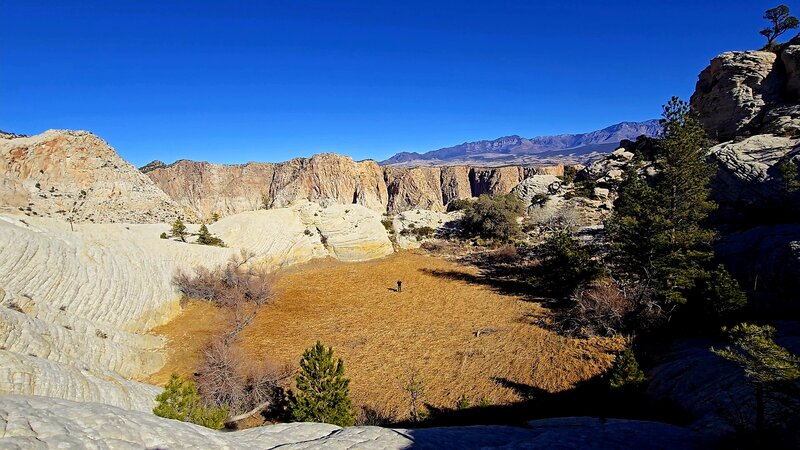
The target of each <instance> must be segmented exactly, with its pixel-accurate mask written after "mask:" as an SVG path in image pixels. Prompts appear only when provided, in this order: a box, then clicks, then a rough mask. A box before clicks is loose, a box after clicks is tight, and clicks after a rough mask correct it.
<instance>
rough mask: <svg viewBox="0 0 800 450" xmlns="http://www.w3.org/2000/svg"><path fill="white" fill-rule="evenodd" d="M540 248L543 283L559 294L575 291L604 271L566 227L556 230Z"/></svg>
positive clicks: (561, 295)
mask: <svg viewBox="0 0 800 450" xmlns="http://www.w3.org/2000/svg"><path fill="white" fill-rule="evenodd" d="M540 251H541V255H540V256H541V264H540V265H539V267H540V270H541V278H542V281H541V284H542V285H543V286H544V287H545V288H547V290H548V291H550V292H551V293H552V294H553V295H555V296H557V297H563V296H566V295H569V294H572V293H573V291H574V290H575V289H576V288H577V287H578V286H580V285H582V284H585V283H588V282H590V281H593V280H596V279H597V278H599V277H601V276H602V275H603V273H604V271H603V267H602V266H601V265H600V263H598V262H597V261H595V260H593V259H592V255H591V254H590V253H589V251H588V250H587V249H586V248H585V247H584V246H583V245H582V244H581V243H580V242H579V241H578V240H577V239H575V238H574V237H572V235H570V234H569V232H567V231H565V230H559V231H557V232H555V233H553V234H552V235H551V236H550V237H549V238H548V239H547V240H546V241H545V242H544V243H543V244H542V246H541V248H540Z"/></svg>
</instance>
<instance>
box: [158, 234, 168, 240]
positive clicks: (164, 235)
mask: <svg viewBox="0 0 800 450" xmlns="http://www.w3.org/2000/svg"><path fill="white" fill-rule="evenodd" d="M159 237H160V238H161V239H168V238H169V236H167V233H161V236H159Z"/></svg>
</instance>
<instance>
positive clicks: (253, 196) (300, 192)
mask: <svg viewBox="0 0 800 450" xmlns="http://www.w3.org/2000/svg"><path fill="white" fill-rule="evenodd" d="M142 170H143V171H144V172H145V173H146V174H147V175H148V176H149V177H150V179H151V180H153V182H154V183H155V184H156V185H157V186H158V187H160V188H161V189H162V190H163V191H164V192H166V193H167V195H169V196H170V197H171V198H172V199H173V200H174V201H175V202H177V203H178V204H180V205H181V206H183V207H185V208H188V209H190V210H191V211H192V212H194V213H195V214H196V215H198V216H199V217H200V218H209V217H211V215H212V214H213V213H217V214H220V215H230V214H236V213H239V212H243V211H252V210H255V209H263V208H266V209H269V208H280V207H285V206H288V205H290V204H293V203H295V202H297V201H301V200H308V201H312V202H317V203H320V204H322V205H327V204H332V203H335V204H358V205H362V206H365V207H367V208H370V209H372V210H375V211H380V212H386V213H390V214H396V213H398V212H402V211H407V210H410V209H415V208H422V209H430V210H432V211H444V210H445V209H446V208H447V203H449V202H450V201H452V200H456V199H463V198H469V197H477V196H479V195H481V194H485V193H489V194H492V193H501V194H505V193H508V192H511V189H513V188H514V186H516V185H517V184H519V182H520V181H522V180H523V179H525V178H528V177H530V176H532V175H534V174H537V173H539V174H548V175H557V176H563V174H564V166H547V167H538V168H537V167H521V166H507V167H492V168H480V167H469V166H445V167H414V168H395V167H381V166H379V165H378V164H377V163H376V162H375V161H372V160H367V161H353V160H352V159H351V158H349V157H347V156H341V155H336V154H332V153H326V154H320V155H315V156H312V157H311V158H296V159H293V160H290V161H287V162H284V163H277V164H272V163H255V162H251V163H247V164H234V165H227V164H212V163H207V162H195V161H188V160H181V161H178V162H176V163H174V164H170V165H168V166H167V165H164V164H160V163H156V162H154V163H151V164H148V165H147V166H145V167H144V168H142Z"/></svg>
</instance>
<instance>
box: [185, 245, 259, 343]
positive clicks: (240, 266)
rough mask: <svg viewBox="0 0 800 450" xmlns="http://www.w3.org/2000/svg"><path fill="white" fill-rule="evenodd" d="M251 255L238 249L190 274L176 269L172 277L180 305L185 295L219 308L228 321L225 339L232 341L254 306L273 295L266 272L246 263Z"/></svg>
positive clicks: (251, 314)
mask: <svg viewBox="0 0 800 450" xmlns="http://www.w3.org/2000/svg"><path fill="white" fill-rule="evenodd" d="M252 258H253V254H252V253H247V252H245V251H242V252H241V255H239V256H233V257H231V259H230V260H229V261H228V262H227V264H225V265H224V266H220V267H217V268H216V269H213V270H210V269H208V268H205V267H201V266H198V267H195V269H194V275H189V274H188V273H186V272H185V271H182V270H178V271H177V272H176V273H175V275H174V276H173V277H172V282H173V283H174V284H175V286H177V287H178V290H179V291H180V292H181V294H183V297H182V299H181V304H182V305H185V304H186V302H187V301H188V300H189V299H197V300H205V301H208V302H211V303H213V304H214V305H216V306H218V307H220V308H222V309H223V311H224V312H225V314H227V315H228V317H229V322H230V326H229V327H228V332H227V335H226V339H227V340H228V341H229V342H233V340H234V339H235V338H236V336H238V335H239V333H240V332H241V331H242V330H243V329H244V328H245V327H247V326H248V325H249V324H250V322H252V321H253V319H254V318H255V315H256V312H257V311H258V308H260V307H261V306H263V305H265V304H267V303H269V301H270V300H272V297H273V295H274V294H273V291H272V287H271V284H272V283H271V282H270V279H269V275H268V274H267V272H266V271H264V270H262V269H256V268H253V267H248V266H247V263H248V262H249V261H250V260H251V259H252Z"/></svg>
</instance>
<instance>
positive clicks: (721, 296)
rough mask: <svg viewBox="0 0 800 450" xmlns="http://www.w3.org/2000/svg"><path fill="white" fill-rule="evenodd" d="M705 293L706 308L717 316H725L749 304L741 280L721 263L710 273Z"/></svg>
mask: <svg viewBox="0 0 800 450" xmlns="http://www.w3.org/2000/svg"><path fill="white" fill-rule="evenodd" d="M703 294H704V297H705V301H706V309H707V310H709V312H710V313H711V315H713V316H716V317H717V318H724V317H725V316H727V315H729V314H730V313H732V312H734V311H738V310H740V309H742V308H744V307H745V306H746V305H747V295H746V294H745V293H744V292H743V291H742V289H741V288H740V287H739V282H738V281H736V279H735V278H733V277H732V276H731V274H730V273H728V271H727V270H726V269H725V266H723V265H721V264H720V265H719V266H718V267H717V268H716V269H715V270H713V271H711V273H710V274H709V277H708V279H707V280H706V281H705V287H704V289H703Z"/></svg>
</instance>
